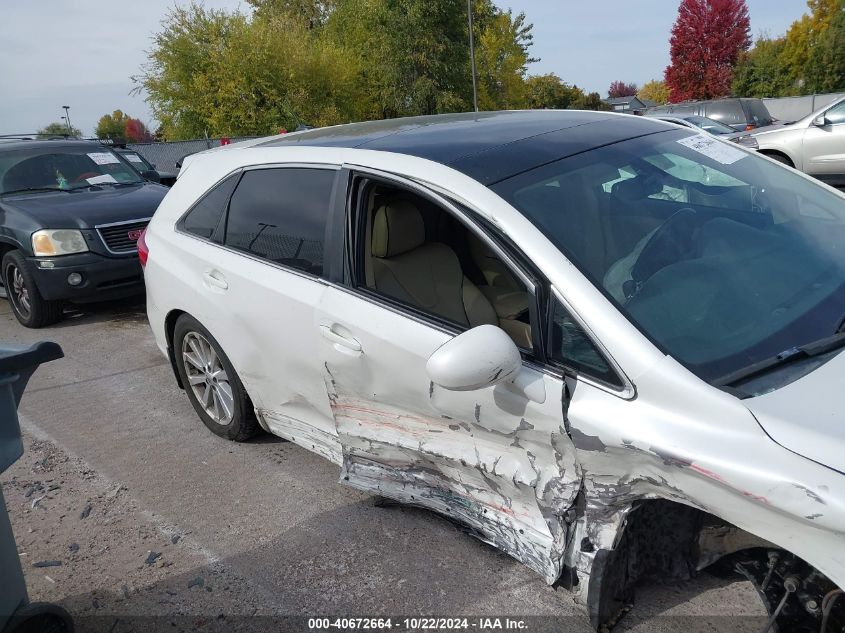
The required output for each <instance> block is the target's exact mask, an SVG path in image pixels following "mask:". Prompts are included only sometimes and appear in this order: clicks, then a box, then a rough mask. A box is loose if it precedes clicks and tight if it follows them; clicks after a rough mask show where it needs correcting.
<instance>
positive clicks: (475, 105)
mask: <svg viewBox="0 0 845 633" xmlns="http://www.w3.org/2000/svg"><path fill="white" fill-rule="evenodd" d="M467 20H469V60H470V64H471V65H472V107H473V108H474V109H475V111H476V112H478V80H477V79H476V77H475V38H474V37H473V35H472V0H467Z"/></svg>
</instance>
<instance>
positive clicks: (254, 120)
mask: <svg viewBox="0 0 845 633" xmlns="http://www.w3.org/2000/svg"><path fill="white" fill-rule="evenodd" d="M164 24H165V25H166V26H165V28H164V29H163V30H162V31H161V32H160V33H158V34H156V35H155V36H154V38H153V47H152V50H151V51H150V54H149V61H148V63H147V64H145V65H144V67H142V72H141V74H140V75H139V76H136V77H135V78H134V80H135V83H136V89H141V88H143V89H145V90H146V92H147V94H148V95H149V102H150V105H151V107H152V110H153V112H154V114H155V116H156V119H158V121H159V122H160V123H161V126H160V131H161V133H162V134H163V135H164V136H165V137H167V138H168V139H174V140H175V139H185V138H199V137H202V136H203V135H205V134H209V135H210V136H238V135H253V134H272V133H275V132H276V131H277V130H278V129H279V128H282V127H284V128H287V129H295V128H296V127H297V125H299V124H300V123H302V122H307V123H310V124H313V125H332V124H336V123H342V122H346V121H350V120H356V119H359V118H362V115H363V114H364V112H365V107H366V105H365V104H367V103H368V102H369V96H368V95H367V94H366V93H365V91H364V86H362V85H360V84H359V82H358V78H359V77H360V75H361V74H362V73H363V69H362V68H361V67H360V66H359V65H358V64H359V61H358V59H357V57H356V56H355V55H352V54H350V52H349V51H347V50H345V49H344V48H343V47H342V46H340V45H338V44H337V43H336V42H333V41H332V40H331V39H330V38H329V37H327V36H326V34H325V33H324V32H323V29H309V28H307V26H306V25H305V24H303V23H302V22H300V21H296V20H293V21H291V20H290V19H288V18H287V17H286V16H285V15H283V14H278V15H269V14H268V15H265V16H264V17H262V18H261V19H254V20H252V21H250V20H249V19H248V18H247V17H246V16H245V15H243V14H241V13H237V12H235V13H226V12H224V11H217V10H213V9H206V8H204V7H203V6H201V5H197V4H190V5H187V6H182V7H174V8H173V9H171V11H170V13H169V14H168V17H167V19H166V20H165V22H164Z"/></svg>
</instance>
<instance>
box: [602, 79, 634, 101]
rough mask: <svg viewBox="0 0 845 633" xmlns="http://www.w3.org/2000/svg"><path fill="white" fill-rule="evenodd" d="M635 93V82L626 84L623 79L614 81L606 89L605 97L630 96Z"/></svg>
mask: <svg viewBox="0 0 845 633" xmlns="http://www.w3.org/2000/svg"><path fill="white" fill-rule="evenodd" d="M635 94H637V84H626V83H625V82H624V81H614V82H613V83H611V84H610V88H608V89H607V98H608V99H616V98H617V97H630V96H633V95H635Z"/></svg>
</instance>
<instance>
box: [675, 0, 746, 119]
mask: <svg viewBox="0 0 845 633" xmlns="http://www.w3.org/2000/svg"><path fill="white" fill-rule="evenodd" d="M750 29H751V25H750V21H749V19H748V6H747V5H746V4H745V0H681V6H680V8H679V9H678V19H677V21H676V22H675V24H674V26H673V27H672V37H671V38H670V39H669V47H670V50H669V52H670V55H671V60H672V62H671V64H670V65H669V67H668V68H667V69H666V75H665V76H666V85H667V86H669V100H670V101H671V102H672V103H677V102H678V101H687V100H689V99H715V98H718V97H724V96H727V95H728V94H730V89H731V80H732V79H733V69H734V66H735V65H736V63H737V60H738V59H739V55H740V53H742V51H746V50H748V48H749V47H750V46H751V36H750Z"/></svg>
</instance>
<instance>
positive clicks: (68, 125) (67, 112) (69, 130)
mask: <svg viewBox="0 0 845 633" xmlns="http://www.w3.org/2000/svg"><path fill="white" fill-rule="evenodd" d="M62 107H63V108H64V109H65V116H64V119H65V121H66V122H67V133H68V134H72V132H71V129H72V128H71V127H70V112H69V110H70V106H62Z"/></svg>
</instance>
